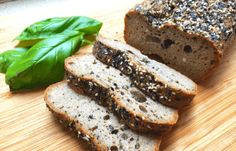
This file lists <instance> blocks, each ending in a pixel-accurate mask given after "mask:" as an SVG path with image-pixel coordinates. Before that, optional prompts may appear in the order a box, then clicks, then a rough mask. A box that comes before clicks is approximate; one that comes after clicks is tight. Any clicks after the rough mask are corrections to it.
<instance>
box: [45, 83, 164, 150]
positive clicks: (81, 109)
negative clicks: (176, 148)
mask: <svg viewBox="0 0 236 151" xmlns="http://www.w3.org/2000/svg"><path fill="white" fill-rule="evenodd" d="M45 102H46V104H47V106H48V108H49V109H50V111H52V112H53V114H54V115H55V116H56V117H57V118H59V120H60V121H62V122H63V123H67V125H69V127H70V128H72V129H74V130H75V131H76V132H77V133H78V137H79V138H82V139H84V140H86V141H88V142H89V143H90V144H91V145H92V147H93V148H94V149H95V150H99V151H108V150H111V151H118V150H123V151H130V150H142V151H158V150H159V145H160V142H161V137H160V136H153V135H152V136H151V135H147V134H138V133H136V132H133V131H131V130H130V129H128V128H127V127H126V126H125V125H124V124H122V123H120V122H119V120H118V119H117V117H116V116H114V115H113V114H112V113H110V112H109V111H108V110H107V109H106V108H105V107H103V106H100V105H98V104H96V102H95V101H93V100H92V99H91V98H89V97H87V96H84V95H82V94H79V93H76V92H74V91H73V90H72V89H71V88H70V87H69V86H68V85H67V83H66V82H60V83H57V84H54V85H52V86H50V87H49V88H47V90H46V92H45Z"/></svg>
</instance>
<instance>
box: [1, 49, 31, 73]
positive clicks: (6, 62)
mask: <svg viewBox="0 0 236 151" xmlns="http://www.w3.org/2000/svg"><path fill="white" fill-rule="evenodd" d="M27 50H28V49H27V48H14V49H12V50H8V51H6V52H3V53H2V54H0V73H6V71H7V69H8V67H9V66H10V65H11V64H12V63H13V62H14V61H15V60H17V59H19V58H20V57H21V56H22V55H23V54H24V53H25V52H26V51H27Z"/></svg>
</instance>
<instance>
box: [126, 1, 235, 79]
mask: <svg viewBox="0 0 236 151" xmlns="http://www.w3.org/2000/svg"><path fill="white" fill-rule="evenodd" d="M235 6H236V1H235V0H227V1H226V0H215V1H214V0H211V1H205V0H204V1H202V0H194V1H186V0H173V1H163V0H145V1H144V2H143V3H141V4H138V5H136V6H135V7H134V8H132V9H131V10H130V11H129V12H128V13H127V14H126V16H125V31H124V38H125V40H126V42H127V43H128V44H130V45H132V46H134V47H135V48H137V49H139V50H140V51H142V53H144V54H147V55H149V54H153V55H155V56H156V57H157V58H161V59H162V60H163V61H164V63H165V64H167V65H168V66H170V67H172V68H174V69H176V70H177V71H180V72H181V73H183V74H185V75H186V76H188V77H190V78H191V79H193V80H194V81H200V80H202V79H205V78H206V77H207V76H208V75H209V73H212V69H213V68H215V67H216V66H217V65H218V64H219V62H220V60H221V58H222V56H223V54H224V52H225V50H226V49H227V48H228V47H229V46H230V45H231V44H232V42H233V39H235V37H236V36H235V33H236V19H235V18H236V7H235Z"/></svg>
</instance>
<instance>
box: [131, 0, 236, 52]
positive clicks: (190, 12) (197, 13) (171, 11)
mask: <svg viewBox="0 0 236 151" xmlns="http://www.w3.org/2000/svg"><path fill="white" fill-rule="evenodd" d="M135 10H136V11H137V12H139V13H140V14H143V15H144V16H146V18H147V20H148V21H149V22H150V23H151V24H152V26H153V27H154V28H161V27H163V26H164V25H167V24H170V25H175V26H176V27H178V29H180V30H182V31H184V32H187V33H189V34H195V35H199V36H202V37H205V38H207V39H208V40H210V41H212V42H213V43H215V44H216V45H215V46H216V47H217V48H218V49H222V48H223V44H224V41H226V40H228V39H229V38H230V37H231V35H232V34H234V32H235V30H236V1H235V0H146V1H144V2H143V3H142V4H139V5H137V6H136V7H135Z"/></svg>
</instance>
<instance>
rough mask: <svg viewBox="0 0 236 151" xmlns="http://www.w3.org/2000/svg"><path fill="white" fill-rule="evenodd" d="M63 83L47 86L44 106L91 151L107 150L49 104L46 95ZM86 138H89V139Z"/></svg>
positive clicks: (157, 145) (158, 140)
mask: <svg viewBox="0 0 236 151" xmlns="http://www.w3.org/2000/svg"><path fill="white" fill-rule="evenodd" d="M65 82H66V81H62V82H58V83H56V84H53V85H51V86H49V87H48V88H47V89H46V91H45V96H44V100H45V102H46V106H47V107H48V109H49V110H50V111H51V112H52V113H53V115H54V116H55V117H56V118H57V119H58V120H59V121H60V123H61V124H63V126H65V127H66V128H68V129H69V130H70V131H73V132H75V133H77V134H78V137H79V138H82V139H83V140H85V141H87V142H88V143H89V144H90V145H91V147H92V149H93V150H97V151H106V150H108V148H107V147H106V146H105V145H104V144H102V143H100V142H99V141H98V140H97V139H96V138H93V137H91V135H89V134H90V133H89V132H88V131H86V130H84V129H83V128H82V126H81V125H82V123H79V121H76V120H75V119H74V118H71V117H69V116H68V115H67V114H66V113H65V112H62V111H61V110H60V109H58V108H55V107H54V106H53V104H52V103H51V102H52V101H50V100H49V98H48V95H49V93H50V91H51V89H53V88H54V87H57V86H58V85H60V84H62V83H65ZM77 92H78V93H82V91H80V90H79V89H77ZM87 136H89V138H88V137H87ZM160 143H161V140H160V139H157V141H156V145H155V148H154V151H159V146H160Z"/></svg>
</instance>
